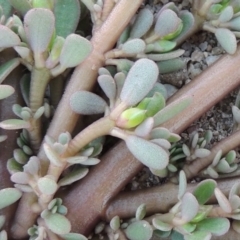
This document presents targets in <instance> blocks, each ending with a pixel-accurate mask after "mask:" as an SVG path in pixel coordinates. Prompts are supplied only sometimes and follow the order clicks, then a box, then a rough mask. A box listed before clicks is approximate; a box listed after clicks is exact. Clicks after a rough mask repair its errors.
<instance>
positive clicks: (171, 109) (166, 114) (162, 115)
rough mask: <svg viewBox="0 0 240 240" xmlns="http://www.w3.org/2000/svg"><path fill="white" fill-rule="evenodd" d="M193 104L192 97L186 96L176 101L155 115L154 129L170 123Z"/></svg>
mask: <svg viewBox="0 0 240 240" xmlns="http://www.w3.org/2000/svg"><path fill="white" fill-rule="evenodd" d="M191 102H192V97H190V96H186V97H183V98H181V99H179V100H177V101H174V102H172V103H170V104H169V105H167V106H166V107H165V108H163V109H162V110H161V111H159V112H158V113H157V114H155V115H154V117H153V118H154V127H156V126H158V125H160V124H162V123H164V122H166V121H168V120H169V119H171V118H173V117H174V116H176V115H177V114H178V113H180V112H181V111H183V110H184V109H185V108H187V107H188V106H189V105H190V104H191Z"/></svg>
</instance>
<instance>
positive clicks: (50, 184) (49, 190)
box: [37, 175, 58, 195]
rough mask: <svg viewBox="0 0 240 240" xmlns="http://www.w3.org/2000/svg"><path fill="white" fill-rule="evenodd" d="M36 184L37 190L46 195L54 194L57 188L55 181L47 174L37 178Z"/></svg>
mask: <svg viewBox="0 0 240 240" xmlns="http://www.w3.org/2000/svg"><path fill="white" fill-rule="evenodd" d="M37 185H38V188H39V190H40V191H41V192H42V193H43V194H46V195H51V194H54V193H55V192H56V191H57V188H58V185H57V183H56V182H55V181H54V180H53V179H52V178H51V176H48V175H46V176H45V177H42V178H39V179H38V182H37Z"/></svg>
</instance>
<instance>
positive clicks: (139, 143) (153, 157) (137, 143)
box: [126, 136, 169, 169]
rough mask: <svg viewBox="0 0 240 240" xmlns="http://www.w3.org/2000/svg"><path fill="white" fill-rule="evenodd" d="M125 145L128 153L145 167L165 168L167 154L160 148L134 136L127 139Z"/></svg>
mask: <svg viewBox="0 0 240 240" xmlns="http://www.w3.org/2000/svg"><path fill="white" fill-rule="evenodd" d="M126 144H127V147H128V149H129V150H130V152H131V153H132V154H133V155H134V156H135V157H136V158H137V159H138V160H139V161H140V162H142V163H143V164H144V165H146V166H147V167H149V168H153V169H164V168H165V167H166V166H167V164H168V160H169V154H168V153H167V152H166V150H164V149H163V148H161V147H160V146H158V145H156V144H154V143H151V142H149V141H147V140H145V139H142V138H139V137H136V136H129V137H127V139H126Z"/></svg>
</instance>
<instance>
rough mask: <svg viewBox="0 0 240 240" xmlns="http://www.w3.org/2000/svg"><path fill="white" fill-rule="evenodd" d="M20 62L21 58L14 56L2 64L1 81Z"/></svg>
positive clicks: (0, 69)
mask: <svg viewBox="0 0 240 240" xmlns="http://www.w3.org/2000/svg"><path fill="white" fill-rule="evenodd" d="M19 64H20V60H19V58H13V59H11V60H9V61H7V62H5V63H4V64H2V65H1V66H0V83H2V82H3V81H4V79H5V78H6V77H7V76H8V75H9V74H10V73H11V72H12V71H13V69H15V68H16V67H17V66H18V65H19Z"/></svg>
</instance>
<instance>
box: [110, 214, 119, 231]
mask: <svg viewBox="0 0 240 240" xmlns="http://www.w3.org/2000/svg"><path fill="white" fill-rule="evenodd" d="M120 224H121V222H120V218H119V216H115V217H113V218H112V219H111V221H110V227H111V228H112V230H113V231H117V230H118V229H119V227H120Z"/></svg>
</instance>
